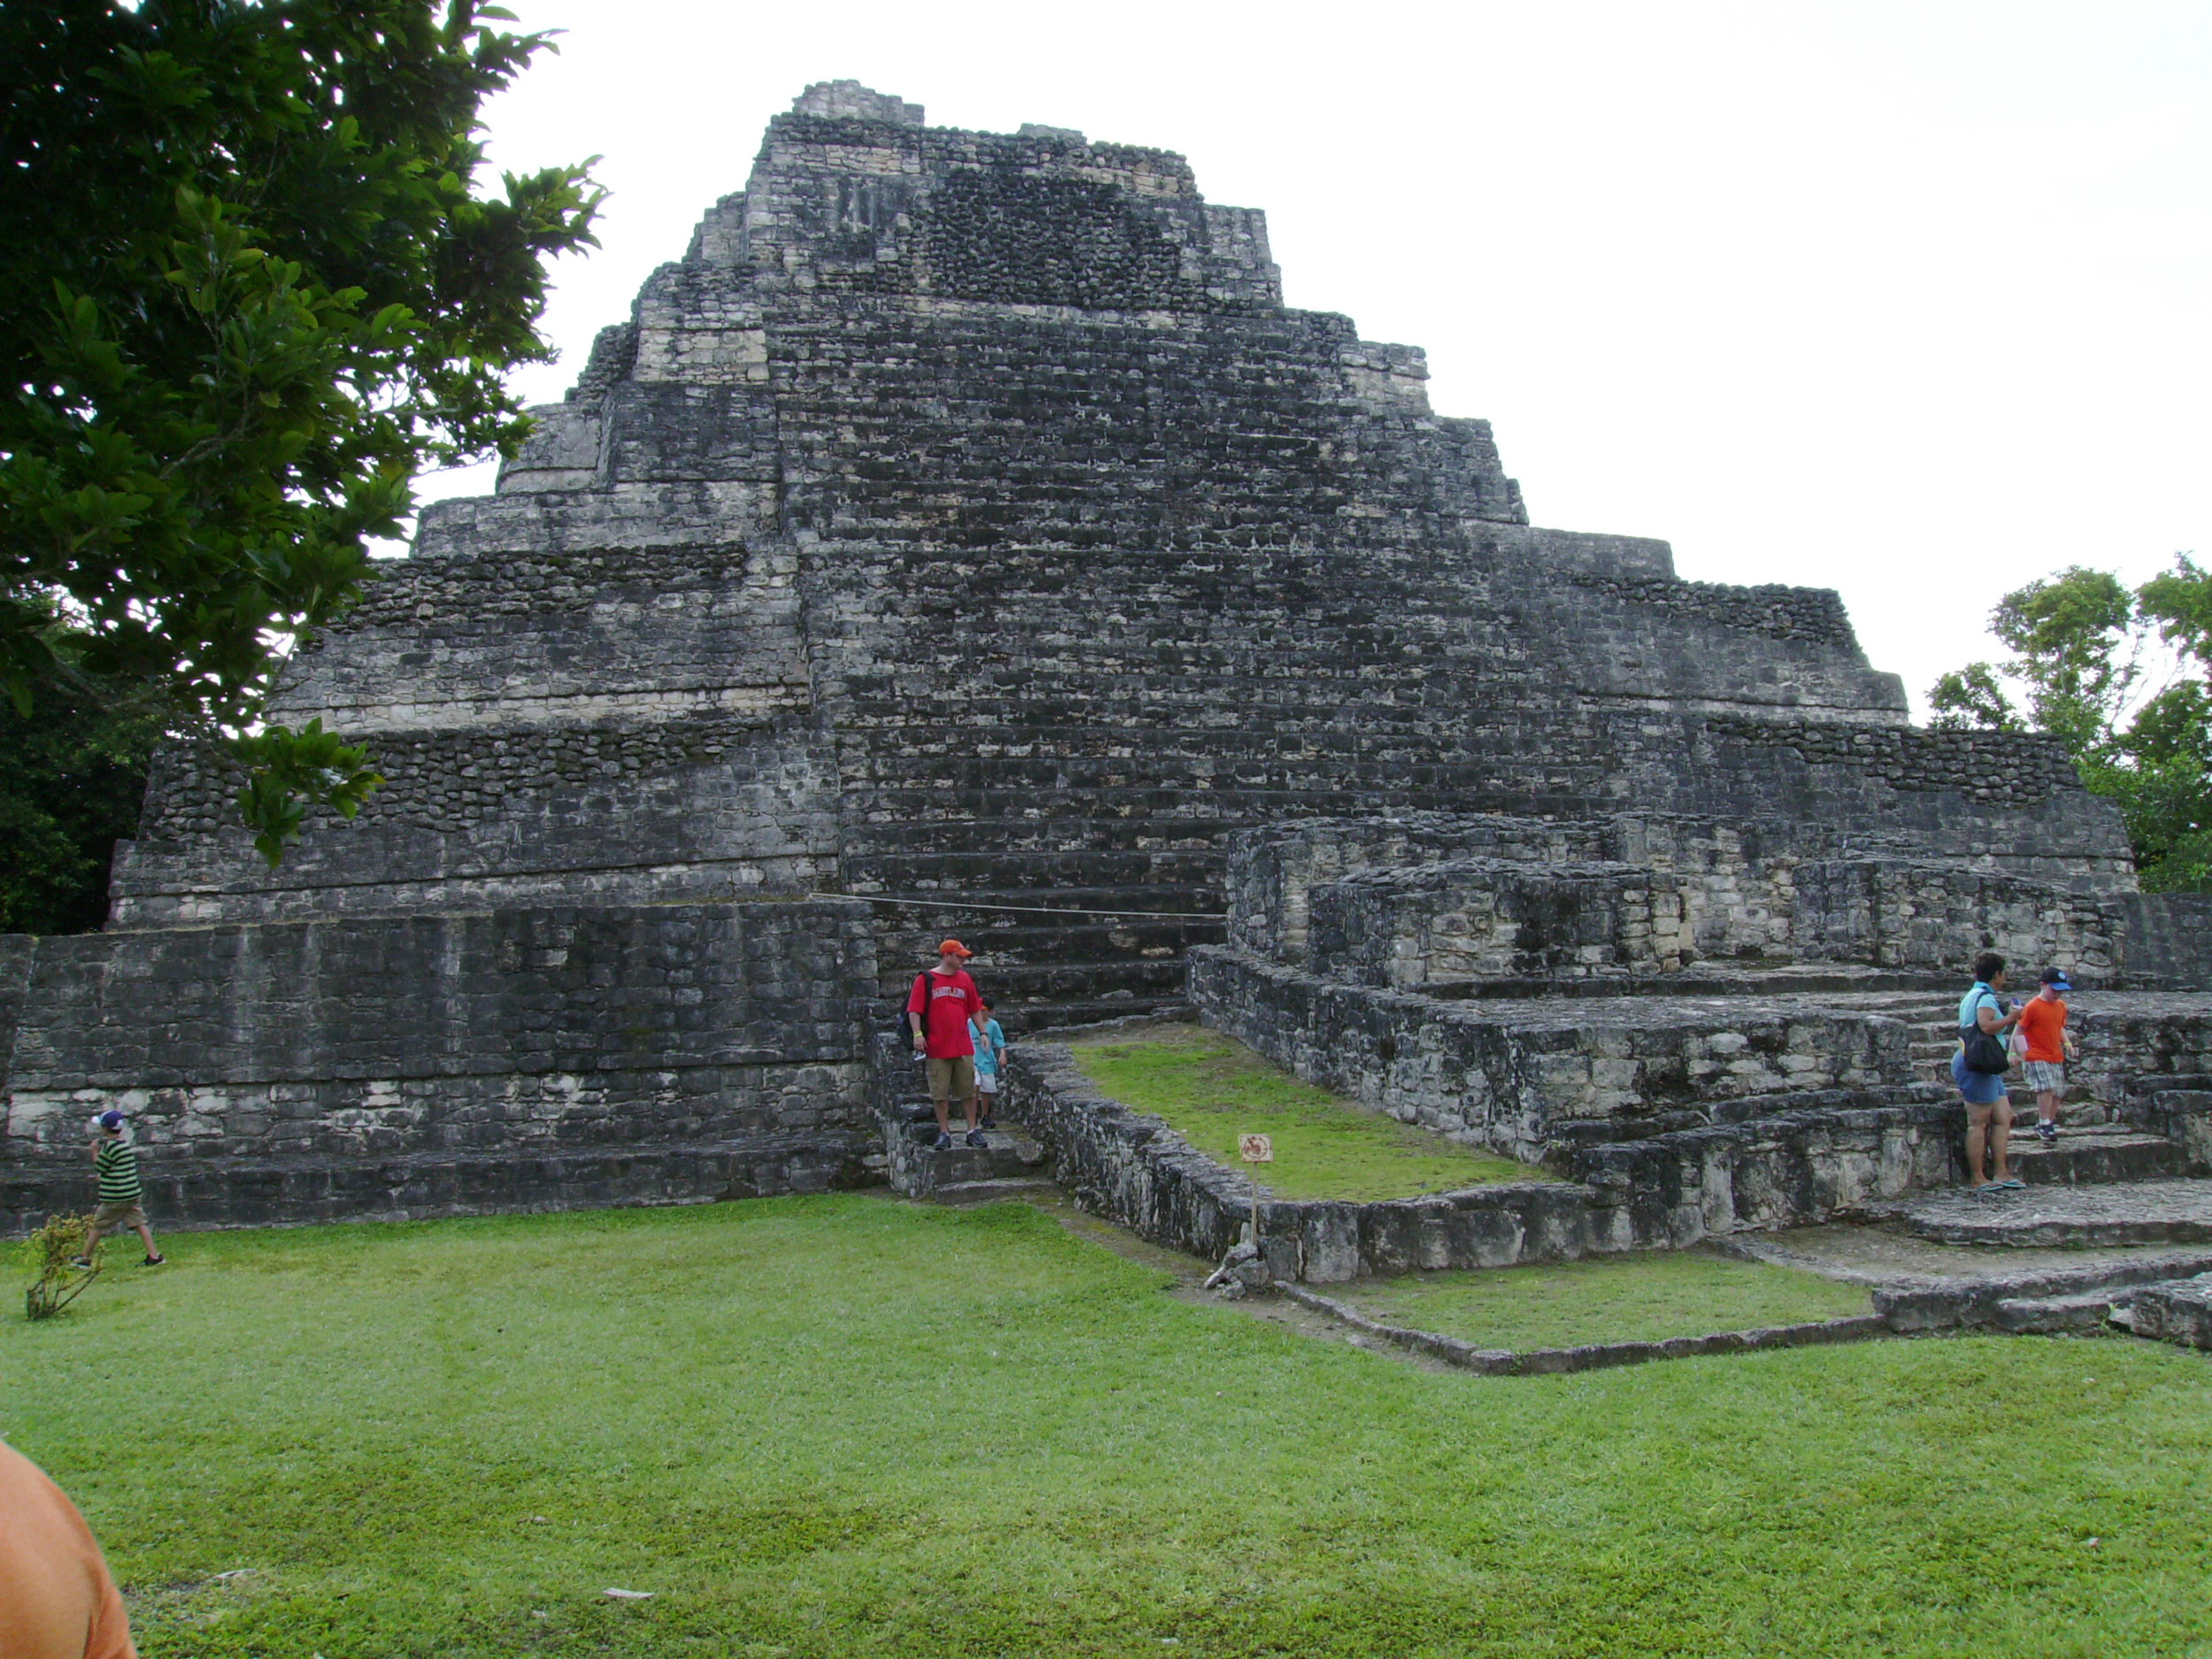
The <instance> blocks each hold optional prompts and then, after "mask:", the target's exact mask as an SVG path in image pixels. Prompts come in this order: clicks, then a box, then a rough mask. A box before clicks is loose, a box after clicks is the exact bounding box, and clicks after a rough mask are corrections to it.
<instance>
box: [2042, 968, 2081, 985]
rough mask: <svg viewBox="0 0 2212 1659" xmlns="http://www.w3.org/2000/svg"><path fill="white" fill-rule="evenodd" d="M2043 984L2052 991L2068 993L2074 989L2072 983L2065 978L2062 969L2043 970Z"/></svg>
mask: <svg viewBox="0 0 2212 1659" xmlns="http://www.w3.org/2000/svg"><path fill="white" fill-rule="evenodd" d="M2043 983H2044V984H2046V985H2047V986H2049V987H2051V989H2053V990H2054V991H2070V990H2072V989H2073V988H2074V987H2073V985H2072V983H2071V982H2070V980H2068V979H2067V978H2066V970H2065V969H2063V968H2046V969H2044V970H2043Z"/></svg>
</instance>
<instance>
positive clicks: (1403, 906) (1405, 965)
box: [1308, 858, 1695, 989]
mask: <svg viewBox="0 0 2212 1659" xmlns="http://www.w3.org/2000/svg"><path fill="white" fill-rule="evenodd" d="M1694 955H1695V953H1694V949H1693V941H1692V934H1691V929H1690V926H1689V922H1688V919H1687V916H1686V910H1685V908H1684V895H1683V893H1682V891H1681V888H1680V887H1679V885H1678V882H1677V880H1676V879H1675V878H1674V877H1673V876H1671V875H1670V874H1666V873H1663V872H1657V871H1654V870H1650V869H1647V868H1645V867H1643V866H1641V865H1638V864H1601V863H1573V864H1532V863H1524V862H1516V861H1513V860H1509V859H1495V858H1463V859H1451V860H1447V861H1445V862H1442V863H1439V864H1420V865H1416V866H1413V867H1411V868H1408V869H1402V870H1383V871H1371V872H1366V873H1363V874H1360V875H1356V876H1351V877H1348V878H1346V879H1343V880H1340V881H1335V882H1332V883H1330V884H1329V885H1328V886H1326V887H1322V888H1320V889H1319V890H1318V891H1317V892H1316V893H1314V895H1313V897H1312V924H1311V933H1310V945H1309V957H1310V960H1309V964H1308V965H1309V966H1310V969H1311V971H1312V972H1315V973H1318V974H1322V975H1325V976H1331V977H1334V978H1340V979H1354V980H1357V981H1359V982H1360V983H1362V984H1365V985H1382V986H1392V987H1397V988H1399V989H1409V988H1412V987H1418V986H1423V985H1434V984H1438V983H1440V982H1465V981H1471V980H1479V979H1504V978H1510V977H1517V976H1526V977H1535V978H1547V979H1586V978H1591V977H1593V976H1597V977H1603V976H1607V975H1615V976H1617V975H1626V974H1654V973H1667V972H1677V971H1678V970H1679V969H1680V968H1681V967H1682V966H1683V964H1685V962H1686V961H1689V960H1691V959H1693V958H1694Z"/></svg>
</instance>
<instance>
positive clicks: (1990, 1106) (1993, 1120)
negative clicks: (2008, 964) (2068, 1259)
mask: <svg viewBox="0 0 2212 1659" xmlns="http://www.w3.org/2000/svg"><path fill="white" fill-rule="evenodd" d="M2004 988H2005V959H2004V958H2003V957H2002V956H1998V955H1997V954H1996V953H1995V952H1994V951H1987V950H1985V951H1984V952H1983V953H1982V954H1981V955H1980V956H1977V957H1975V958H1974V987H1973V989H1971V990H1970V991H1969V992H1967V994H1966V995H1964V996H1962V997H1961V998H1960V999H1959V1047H1958V1052H1957V1053H1956V1054H1954V1055H1953V1056H1951V1080H1952V1081H1953V1082H1955V1083H1956V1084H1957V1085H1958V1086H1959V1098H1960V1099H1961V1100H1962V1101H1964V1102H1966V1167H1967V1170H1968V1179H1967V1185H1968V1187H1970V1189H1971V1190H1973V1191H1975V1192H1981V1191H1983V1190H1984V1189H1985V1188H1986V1189H1989V1190H1992V1191H1999V1192H2001V1191H2006V1190H2008V1189H2010V1188H2013V1187H2023V1186H2024V1185H2026V1183H2025V1182H2024V1181H2019V1180H2016V1179H2014V1178H2013V1175H2012V1172H2011V1171H2010V1170H2008V1168H2006V1166H2005V1154H2006V1153H2007V1152H2008V1151H2009V1150H2010V1149H2011V1147H2012V1102H2011V1100H2010V1098H2009V1097H2008V1095H2007V1094H2006V1093H2005V1074H2004V1073H2003V1072H2002V1071H1970V1070H1969V1069H1968V1067H1967V1064H1966V1033H1968V1032H1970V1031H1973V1030H1976V1029H1979V1030H1982V1031H1985V1032H1988V1033H1991V1034H1992V1035H1993V1036H1994V1037H1996V1038H1998V1039H1999V1040H2000V1041H2001V1040H2002V1039H2003V1038H2004V1036H2005V1034H2006V1033H2008V1032H2009V1031H2011V1029H2012V1028H2013V1026H2014V1025H2015V1024H2016V1023H2017V1022H2018V1020H2019V1018H2020V1010H2019V1009H2018V1007H2017V1006H2016V1005H2008V1003H2007V1002H2006V1001H2005V999H2004V998H2003V997H2001V996H2000V995H1998V993H1999V992H2000V991H2001V990H2003V989H2004ZM1984 1151H1987V1153H1988V1154H1989V1163H1990V1165H1991V1166H1992V1167H1993V1168H1994V1169H1995V1170H1996V1171H1997V1173H1996V1176H1995V1177H1994V1179H1992V1178H1990V1177H1987V1176H1985V1175H1984V1174H1983V1173H1982V1167H1983V1159H1982V1155H1983V1153H1984Z"/></svg>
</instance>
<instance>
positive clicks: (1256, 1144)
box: [1237, 1135, 1275, 1249]
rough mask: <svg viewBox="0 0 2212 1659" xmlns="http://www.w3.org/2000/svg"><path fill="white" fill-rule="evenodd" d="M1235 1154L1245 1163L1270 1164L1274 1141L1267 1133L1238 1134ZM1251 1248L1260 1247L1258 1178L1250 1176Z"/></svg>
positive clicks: (1273, 1153)
mask: <svg viewBox="0 0 2212 1659" xmlns="http://www.w3.org/2000/svg"><path fill="white" fill-rule="evenodd" d="M1237 1156H1239V1157H1240V1158H1242V1159H1243V1160H1244V1161H1245V1162H1246V1163H1247V1164H1272V1163H1273V1162H1274V1161H1275V1142H1274V1141H1273V1139H1272V1138H1271V1137H1270V1136H1267V1135H1239V1136H1238V1137H1237ZM1252 1248H1254V1249H1258V1248H1260V1178H1259V1176H1258V1174H1257V1173H1256V1172H1255V1173H1254V1175H1253V1177H1252Z"/></svg>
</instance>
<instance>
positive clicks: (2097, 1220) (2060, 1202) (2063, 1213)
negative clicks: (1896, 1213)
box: [1901, 1179, 2212, 1248]
mask: <svg viewBox="0 0 2212 1659" xmlns="http://www.w3.org/2000/svg"><path fill="white" fill-rule="evenodd" d="M1901 1213H1902V1214H1903V1216H1904V1217H1905V1220H1906V1222H1907V1224H1908V1225H1910V1227H1911V1228H1912V1230H1913V1232H1914V1233H1916V1234H1918V1235H1919V1236H1920V1237H1921V1238H1924V1239H1929V1240H1934V1241H1936V1242H1939V1243H1944V1244H1988V1245H2011V1246H2023V1247H2028V1246H2032V1247H2038V1248H2063V1247H2066V1246H2069V1245H2120V1244H2197V1243H2212V1180H2175V1179H2167V1180H2147V1181H2129V1182H2126V1183H2124V1184H2120V1185H2115V1186H2097V1187H2027V1188H2025V1189H2023V1190H2021V1191H2017V1192H2006V1193H1991V1194H1986V1195H1985V1194H1981V1193H1967V1192H1947V1193H1936V1194H1930V1195H1929V1196H1927V1197H1924V1198H1920V1199H1916V1200H1915V1201H1913V1202H1911V1203H1909V1204H1908V1205H1906V1206H1905V1207H1904V1209H1903V1210H1902V1212H1901Z"/></svg>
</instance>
